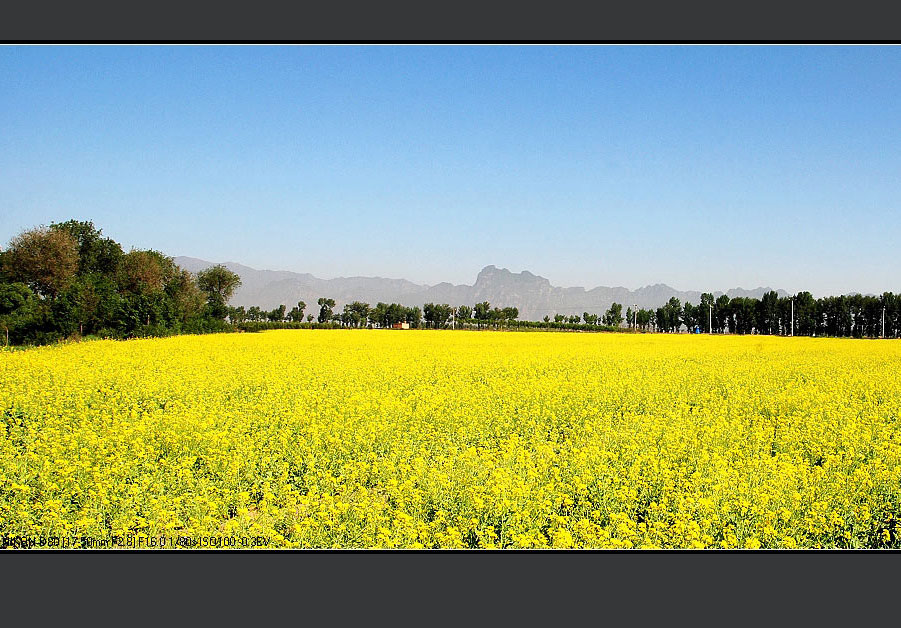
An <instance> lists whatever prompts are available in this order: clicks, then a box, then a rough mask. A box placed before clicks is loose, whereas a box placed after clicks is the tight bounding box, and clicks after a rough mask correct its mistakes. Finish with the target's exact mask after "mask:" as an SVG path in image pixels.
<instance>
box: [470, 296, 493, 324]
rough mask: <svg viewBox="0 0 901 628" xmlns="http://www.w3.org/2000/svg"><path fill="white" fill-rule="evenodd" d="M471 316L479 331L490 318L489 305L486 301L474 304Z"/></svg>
mask: <svg viewBox="0 0 901 628" xmlns="http://www.w3.org/2000/svg"><path fill="white" fill-rule="evenodd" d="M472 316H473V318H474V319H476V322H477V323H478V326H479V329H481V328H482V324H483V323H486V322H487V321H488V319H489V318H490V316H491V304H490V303H488V301H482V302H481V303H476V305H475V307H474V308H473V313H472Z"/></svg>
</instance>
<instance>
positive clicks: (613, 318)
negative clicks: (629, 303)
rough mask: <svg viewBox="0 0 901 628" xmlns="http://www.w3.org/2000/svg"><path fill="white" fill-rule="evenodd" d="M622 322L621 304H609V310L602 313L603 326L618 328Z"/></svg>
mask: <svg viewBox="0 0 901 628" xmlns="http://www.w3.org/2000/svg"><path fill="white" fill-rule="evenodd" d="M622 322H623V306H622V303H611V304H610V308H609V309H608V310H607V311H606V312H605V313H604V324H605V325H608V326H610V327H619V326H620V324H621V323H622Z"/></svg>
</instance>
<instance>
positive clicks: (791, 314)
mask: <svg viewBox="0 0 901 628" xmlns="http://www.w3.org/2000/svg"><path fill="white" fill-rule="evenodd" d="M240 285H241V279H240V277H239V276H238V275H236V274H235V273H233V272H231V271H229V270H228V269H227V268H225V267H224V266H221V265H217V266H213V267H211V268H208V269H205V270H202V271H200V272H198V273H197V274H196V275H195V274H192V273H190V272H188V271H187V270H184V269H182V268H180V267H179V266H178V265H177V264H175V262H174V260H173V259H172V258H171V257H169V256H166V255H164V254H162V253H160V252H159V251H154V250H139V249H132V250H131V251H129V252H127V253H126V252H125V251H124V250H123V249H122V247H121V245H119V244H118V243H117V242H115V241H113V240H112V239H110V238H107V237H104V236H103V234H102V232H101V230H100V229H98V228H96V227H95V226H94V224H93V223H92V222H88V221H77V220H69V221H67V222H61V223H52V224H51V225H50V226H49V227H38V228H35V229H31V230H27V231H24V232H22V233H21V234H19V235H17V236H15V237H14V238H13V239H12V240H10V242H9V244H8V246H7V247H6V248H5V249H3V250H0V330H2V332H3V333H4V338H5V344H7V345H8V344H10V343H13V344H45V343H48V342H53V341H56V340H60V339H64V338H72V337H84V336H99V337H112V338H129V337H138V336H162V335H169V334H178V333H205V332H215V331H231V330H235V329H242V330H245V331H254V330H258V329H263V328H272V327H329V328H334V327H345V328H360V327H378V328H386V327H388V328H390V327H393V326H395V325H397V324H404V323H405V324H406V325H408V326H409V327H411V328H414V329H422V328H427V329H447V328H448V327H453V328H459V329H471V328H474V329H483V328H493V329H501V328H504V329H519V328H546V329H565V330H580V331H602V330H611V331H612V330H617V329H623V328H626V329H632V330H636V331H654V332H664V333H674V332H678V331H681V330H683V329H685V330H688V331H697V332H704V333H710V332H712V333H731V334H779V335H790V334H793V335H799V336H800V335H803V336H839V337H841V336H845V337H856V338H863V337H878V336H882V335H885V336H887V337H898V336H899V333H901V295H895V294H893V293H891V292H885V293H883V294H882V295H881V296H878V297H877V296H869V295H860V294H852V295H842V296H830V297H821V298H819V299H815V298H814V297H813V296H812V295H811V294H810V293H809V292H799V293H797V294H796V295H794V296H790V297H780V296H779V295H778V294H777V293H776V292H773V291H770V292H767V293H766V294H764V295H763V296H762V297H761V298H760V299H757V298H753V297H735V298H732V299H730V298H729V297H728V296H727V295H720V296H718V297H714V295H713V294H712V293H709V292H707V293H704V294H702V295H701V298H700V302H699V303H698V304H697V305H693V304H692V303H690V302H685V303H682V302H681V301H680V300H679V299H678V298H676V297H672V298H671V299H670V300H669V301H668V302H667V303H666V304H665V305H663V306H661V307H658V308H656V309H644V308H640V309H635V310H634V311H633V309H632V308H631V307H629V308H627V309H626V311H625V313H624V312H623V306H622V304H619V303H613V304H612V305H611V306H610V308H608V309H607V310H606V311H605V312H603V313H602V314H601V313H590V312H583V313H582V314H581V315H579V314H569V315H564V314H555V315H554V316H553V318H552V317H551V316H545V317H544V319H543V320H542V321H524V320H519V310H518V309H517V308H515V307H503V308H501V307H492V306H491V304H490V303H489V302H488V301H483V302H481V303H476V304H474V305H472V306H470V305H459V306H451V305H449V304H447V303H426V304H425V305H424V306H423V307H422V308H420V307H418V306H413V307H408V306H405V305H402V304H399V303H381V302H379V303H376V305H375V306H370V304H369V303H364V302H361V301H354V302H352V303H348V304H347V305H345V306H344V307H343V309H342V310H341V311H340V312H339V311H335V300H334V299H332V298H328V297H321V298H320V299H319V300H318V301H317V306H318V310H317V309H315V308H311V309H312V311H311V312H309V313H307V312H306V309H307V304H306V303H304V302H303V301H299V302H298V303H297V304H296V305H294V306H292V308H291V309H290V310H289V309H288V308H287V307H286V306H285V305H280V306H279V307H277V308H275V309H273V310H264V309H262V308H260V307H258V306H252V307H249V308H244V307H243V306H241V307H231V306H229V305H228V300H229V298H231V296H232V294H233V293H234V291H235V289H236V288H237V287H239V286H240Z"/></svg>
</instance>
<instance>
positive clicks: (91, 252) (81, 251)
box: [50, 220, 124, 275]
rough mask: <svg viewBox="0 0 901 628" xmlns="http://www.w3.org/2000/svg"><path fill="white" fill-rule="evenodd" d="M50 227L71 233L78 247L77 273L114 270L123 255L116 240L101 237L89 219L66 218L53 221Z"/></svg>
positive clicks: (111, 271)
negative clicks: (64, 220)
mask: <svg viewBox="0 0 901 628" xmlns="http://www.w3.org/2000/svg"><path fill="white" fill-rule="evenodd" d="M50 229H51V230H54V231H60V232H63V233H68V234H69V235H71V236H72V237H73V238H74V239H75V242H76V243H77V247H78V275H88V274H93V273H99V274H112V273H115V272H116V268H117V267H118V265H119V260H120V259H121V258H122V256H123V255H124V253H123V251H122V247H121V246H120V245H119V243H118V242H115V241H114V240H112V239H110V238H105V237H103V233H102V231H101V230H100V229H97V228H96V227H94V223H93V222H90V221H79V220H67V221H66V222H55V223H52V224H51V225H50Z"/></svg>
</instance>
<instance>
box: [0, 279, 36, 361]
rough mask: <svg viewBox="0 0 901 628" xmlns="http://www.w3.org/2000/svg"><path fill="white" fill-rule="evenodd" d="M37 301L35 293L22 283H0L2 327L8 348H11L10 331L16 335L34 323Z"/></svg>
mask: <svg viewBox="0 0 901 628" xmlns="http://www.w3.org/2000/svg"><path fill="white" fill-rule="evenodd" d="M35 299H36V297H35V295H34V293H33V292H32V291H31V290H30V289H29V288H28V286H27V285H26V284H24V283H22V282H14V283H0V326H2V327H3V332H4V335H5V340H6V346H9V332H10V330H12V331H13V334H15V333H16V332H17V331H18V330H19V329H22V328H24V327H26V326H28V324H29V323H31V322H32V318H33V316H34V302H35Z"/></svg>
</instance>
